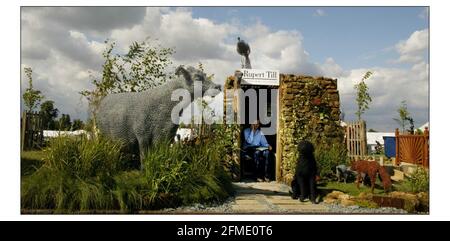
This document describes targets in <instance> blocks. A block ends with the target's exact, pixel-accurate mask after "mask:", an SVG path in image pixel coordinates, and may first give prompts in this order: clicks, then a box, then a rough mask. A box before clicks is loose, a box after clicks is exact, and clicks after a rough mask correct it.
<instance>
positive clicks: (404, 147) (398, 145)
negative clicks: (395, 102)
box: [395, 128, 429, 168]
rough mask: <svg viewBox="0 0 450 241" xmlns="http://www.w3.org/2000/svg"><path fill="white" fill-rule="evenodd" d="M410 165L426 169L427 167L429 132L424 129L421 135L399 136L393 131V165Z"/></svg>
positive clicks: (396, 131)
mask: <svg viewBox="0 0 450 241" xmlns="http://www.w3.org/2000/svg"><path fill="white" fill-rule="evenodd" d="M400 162H407V163H412V164H415V165H420V166H422V167H425V168H428V166H429V131H428V128H425V131H424V133H423V135H417V134H416V135H414V134H400V133H399V131H398V129H396V130H395V164H396V165H399V164H400Z"/></svg>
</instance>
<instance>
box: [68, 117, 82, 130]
mask: <svg viewBox="0 0 450 241" xmlns="http://www.w3.org/2000/svg"><path fill="white" fill-rule="evenodd" d="M83 128H84V123H83V121H82V120H80V119H75V120H73V122H72V127H71V128H70V129H71V130H73V131H76V130H81V129H83Z"/></svg>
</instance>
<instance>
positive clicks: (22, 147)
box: [20, 111, 27, 151]
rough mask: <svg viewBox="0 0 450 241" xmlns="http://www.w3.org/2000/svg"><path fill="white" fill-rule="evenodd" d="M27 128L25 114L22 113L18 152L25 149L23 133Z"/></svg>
mask: <svg viewBox="0 0 450 241" xmlns="http://www.w3.org/2000/svg"><path fill="white" fill-rule="evenodd" d="M26 126H27V112H26V111H24V112H22V127H21V128H22V129H21V133H20V137H21V138H20V151H23V150H24V149H25V131H26Z"/></svg>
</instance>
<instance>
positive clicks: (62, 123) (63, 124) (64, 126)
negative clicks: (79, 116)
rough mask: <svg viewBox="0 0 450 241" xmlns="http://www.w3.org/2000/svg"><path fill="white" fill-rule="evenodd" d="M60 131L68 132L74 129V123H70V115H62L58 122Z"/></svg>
mask: <svg viewBox="0 0 450 241" xmlns="http://www.w3.org/2000/svg"><path fill="white" fill-rule="evenodd" d="M58 125H59V130H60V131H67V130H69V129H70V128H71V127H72V122H71V121H70V115H69V114H62V115H61V117H60V118H59V120H58Z"/></svg>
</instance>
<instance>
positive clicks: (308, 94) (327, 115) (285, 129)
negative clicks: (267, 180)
mask: <svg viewBox="0 0 450 241" xmlns="http://www.w3.org/2000/svg"><path fill="white" fill-rule="evenodd" d="M279 98H280V100H279V105H280V106H279V131H278V135H279V137H278V143H277V144H278V145H279V146H278V147H280V148H279V149H278V152H280V150H281V153H277V158H280V160H279V162H278V165H279V166H278V167H277V171H278V172H279V173H277V176H279V177H280V178H279V179H281V180H280V181H283V182H286V183H289V182H290V180H292V177H293V171H294V170H293V169H294V168H295V162H296V160H297V158H296V155H297V153H296V145H297V143H298V142H299V141H300V140H302V139H304V140H309V141H311V142H312V143H314V144H315V147H316V149H318V148H322V149H325V148H331V147H332V146H333V145H342V144H343V141H344V130H343V128H342V127H341V126H340V102H339V93H338V90H337V80H336V79H330V78H324V77H312V76H303V75H286V74H281V75H280V86H279ZM318 161H320V160H318Z"/></svg>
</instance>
